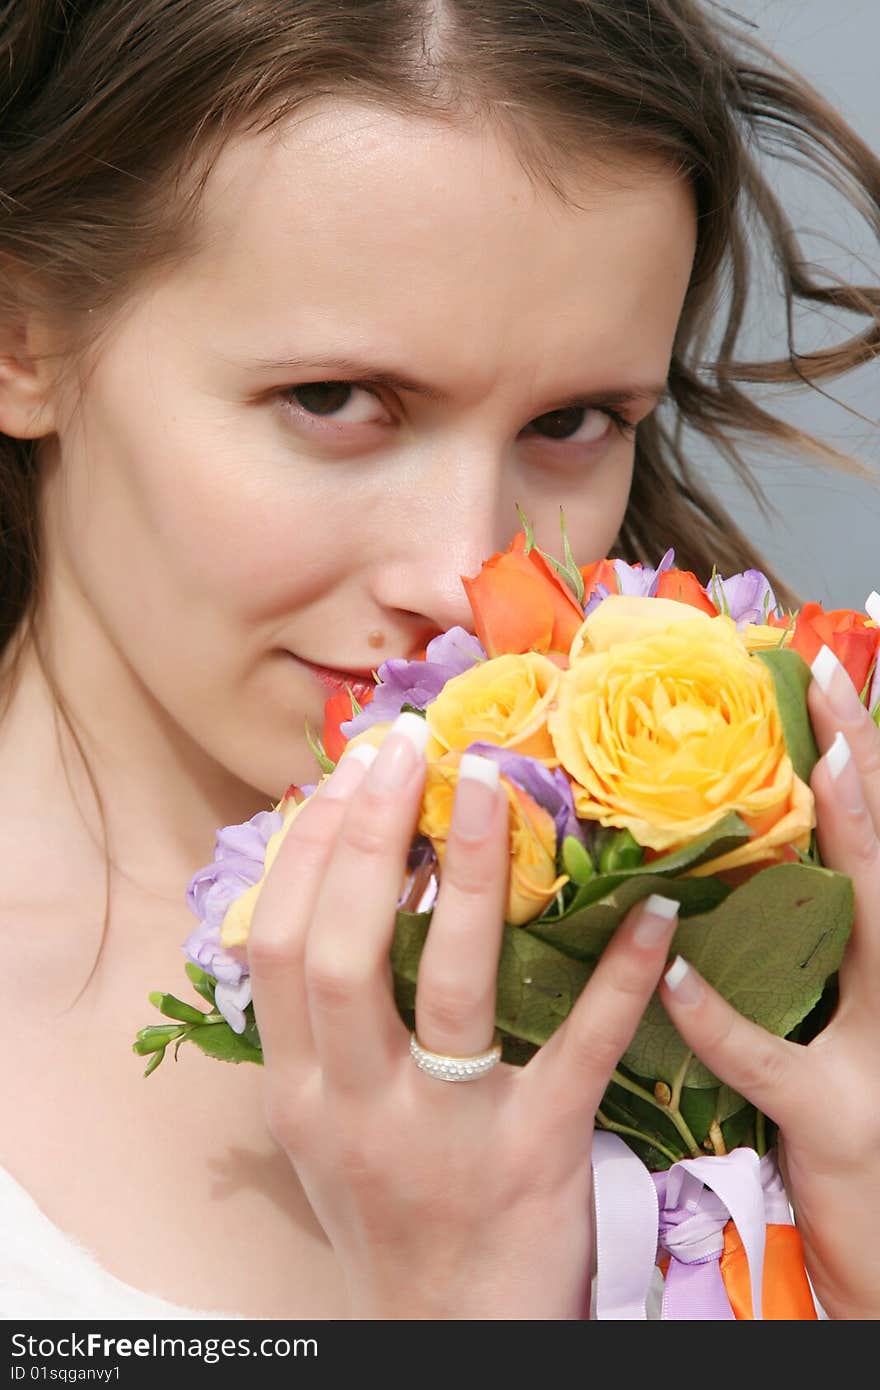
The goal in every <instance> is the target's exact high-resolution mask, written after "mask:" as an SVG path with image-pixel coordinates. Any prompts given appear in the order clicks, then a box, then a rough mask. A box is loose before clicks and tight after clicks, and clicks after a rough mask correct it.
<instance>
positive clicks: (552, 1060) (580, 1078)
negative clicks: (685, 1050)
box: [524, 893, 678, 1133]
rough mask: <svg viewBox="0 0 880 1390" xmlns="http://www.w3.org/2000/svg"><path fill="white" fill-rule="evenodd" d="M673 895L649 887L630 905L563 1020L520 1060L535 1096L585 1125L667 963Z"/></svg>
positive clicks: (673, 920)
mask: <svg viewBox="0 0 880 1390" xmlns="http://www.w3.org/2000/svg"><path fill="white" fill-rule="evenodd" d="M677 924H678V903H677V902H676V901H675V900H674V899H672V898H664V897H661V896H660V895H659V894H657V893H653V894H651V896H650V897H648V898H645V899H644V900H643V901H642V902H640V903H638V904H637V905H636V906H635V907H634V908H632V909H631V910H630V911H629V912H628V913H627V915H626V917H625V918H624V920H623V921H622V922H621V924H620V926H619V927H618V928H617V931H616V932H615V933H614V936H613V937H612V938H611V941H610V942H609V944H608V945H607V946H606V948H605V950H604V951H603V952H602V955H601V957H600V959H599V963H598V965H597V966H596V969H595V970H594V972H593V974H592V976H591V977H590V980H589V981H588V983H587V985H586V986H585V987H584V989H583V990H582V991H581V994H580V996H579V998H578V1000H577V1002H576V1004H575V1006H574V1008H573V1009H572V1011H571V1013H570V1014H569V1016H568V1018H567V1019H566V1020H565V1022H564V1023H563V1024H562V1025H561V1026H560V1027H559V1028H557V1030H556V1032H555V1033H554V1034H553V1036H552V1038H550V1040H549V1041H548V1042H546V1043H545V1044H544V1046H543V1047H542V1048H541V1050H540V1052H538V1053H537V1054H536V1056H535V1057H533V1058H532V1060H531V1061H530V1062H529V1063H528V1064H527V1065H526V1067H525V1070H524V1084H525V1085H527V1086H528V1087H529V1088H530V1090H531V1093H532V1095H533V1096H534V1099H535V1103H536V1104H543V1103H544V1100H545V1099H546V1101H547V1103H548V1104H549V1105H550V1106H551V1113H553V1112H555V1113H556V1114H557V1116H560V1117H563V1118H568V1119H570V1120H571V1121H573V1122H574V1124H575V1125H577V1126H579V1127H581V1128H583V1129H584V1131H585V1133H588V1132H589V1129H590V1128H591V1127H592V1119H593V1115H594V1114H595V1111H596V1109H597V1107H598V1105H599V1102H600V1100H601V1099H602V1095H603V1092H604V1091H605V1087H606V1086H607V1085H608V1081H609V1079H610V1077H611V1073H612V1072H613V1071H614V1069H615V1067H616V1066H617V1063H618V1062H619V1060H620V1058H621V1056H622V1055H623V1053H624V1052H625V1051H626V1049H627V1047H628V1045H629V1043H630V1041H631V1039H632V1036H633V1034H634V1033H635V1031H636V1028H637V1027H638V1025H639V1021H640V1019H641V1017H642V1015H643V1013H644V1012H645V1009H646V1008H647V1006H648V1001H649V1000H650V998H651V995H652V994H653V993H654V990H655V988H656V986H657V981H658V979H659V977H660V974H661V972H662V970H663V967H664V965H665V963H666V959H667V954H668V951H669V943H670V941H671V939H672V936H673V933H674V931H675V928H676V926H677Z"/></svg>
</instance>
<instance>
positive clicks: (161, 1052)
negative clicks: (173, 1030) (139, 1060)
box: [144, 1047, 165, 1076]
mask: <svg viewBox="0 0 880 1390" xmlns="http://www.w3.org/2000/svg"><path fill="white" fill-rule="evenodd" d="M164 1058H165V1049H164V1047H160V1048H159V1049H158V1050H157V1051H156V1052H154V1053H153V1055H152V1057H151V1058H150V1060H149V1062H148V1063H147V1065H146V1066H145V1067H144V1076H149V1075H150V1073H151V1072H154V1071H155V1070H156V1068H157V1067H158V1065H159V1063H160V1062H162V1061H164Z"/></svg>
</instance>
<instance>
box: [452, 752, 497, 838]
mask: <svg viewBox="0 0 880 1390" xmlns="http://www.w3.org/2000/svg"><path fill="white" fill-rule="evenodd" d="M499 774H500V769H499V767H498V764H497V763H496V762H495V761H494V760H493V759H492V758H482V757H480V755H479V754H478V753H462V755H461V761H460V763H459V764H458V782H457V784H456V788H455V801H454V802H453V806H452V829H453V830H454V831H455V834H456V835H457V836H458V838H459V839H461V840H482V839H483V838H484V837H485V835H486V832H487V831H488V829H489V823H490V821H491V818H492V808H493V807H494V805H495V792H496V789H497V787H498V778H499Z"/></svg>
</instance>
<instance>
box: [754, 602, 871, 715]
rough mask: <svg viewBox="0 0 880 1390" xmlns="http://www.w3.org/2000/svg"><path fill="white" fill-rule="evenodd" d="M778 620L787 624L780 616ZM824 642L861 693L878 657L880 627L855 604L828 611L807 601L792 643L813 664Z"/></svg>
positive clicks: (798, 616)
mask: <svg viewBox="0 0 880 1390" xmlns="http://www.w3.org/2000/svg"><path fill="white" fill-rule="evenodd" d="M777 622H778V623H779V625H780V626H784V625H785V624H784V623H783V622H782V620H781V619H778V620H777ZM775 625H776V624H774V626H775ZM823 645H824V646H826V647H830V648H831V650H832V651H833V653H834V655H835V656H836V657H837V659H838V661H839V662H841V664H842V665H843V666H844V667H845V669H846V672H847V675H848V676H849V678H850V680H851V681H852V683H853V685H854V686H855V688H856V690H858V691H859V693H861V691H862V690H864V688H865V683H866V682H867V679H868V677H869V675H870V674H871V671H872V670H873V667H874V662H875V660H876V658H877V648H878V645H880V628H878V627H877V626H876V624H874V623H873V622H872V621H871V619H870V618H869V617H867V616H866V615H865V614H864V613H856V612H855V611H854V610H853V609H852V608H834V609H832V610H831V612H825V610H824V609H823V608H822V606H821V605H820V604H818V603H805V604H804V606H803V608H802V609H801V610H800V612H799V613H798V615H797V621H796V623H795V628H794V634H793V636H792V639H791V647H792V649H793V650H794V651H796V652H800V654H801V656H802V657H803V658H804V661H805V662H806V663H807V665H808V666H810V665H812V662H813V660H814V658H815V657H816V656H817V655H818V652H819V648H820V647H821V646H823Z"/></svg>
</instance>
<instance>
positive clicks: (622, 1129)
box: [596, 1110, 679, 1163]
mask: <svg viewBox="0 0 880 1390" xmlns="http://www.w3.org/2000/svg"><path fill="white" fill-rule="evenodd" d="M596 1120H597V1121H598V1124H599V1128H600V1129H613V1130H614V1133H615V1134H629V1135H630V1136H631V1137H632V1138H633V1139H641V1141H642V1143H643V1144H650V1145H651V1148H652V1149H656V1150H657V1152H658V1153H661V1154H663V1157H664V1158H668V1159H669V1162H670V1163H677V1162H678V1158H679V1156H678V1154H674V1153H673V1152H672V1150H671V1149H667V1147H666V1145H665V1144H661V1143H660V1140H659V1139H655V1138H654V1136H653V1135H651V1134H643V1133H642V1131H641V1130H640V1129H633V1128H632V1126H631V1125H619V1124H618V1123H617V1121H616V1120H609V1118H608V1116H607V1115H605V1114H603V1113H602V1111H601V1110H597V1111H596Z"/></svg>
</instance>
